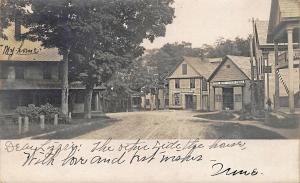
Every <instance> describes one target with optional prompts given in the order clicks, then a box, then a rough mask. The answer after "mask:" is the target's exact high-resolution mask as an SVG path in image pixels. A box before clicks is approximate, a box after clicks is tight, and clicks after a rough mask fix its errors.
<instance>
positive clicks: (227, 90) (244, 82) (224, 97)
mask: <svg viewBox="0 0 300 183" xmlns="http://www.w3.org/2000/svg"><path fill="white" fill-rule="evenodd" d="M250 78H251V64H250V58H249V57H241V56H230V55H228V56H226V57H225V58H224V59H223V61H222V62H221V63H220V64H219V66H218V67H217V68H216V69H215V70H214V72H213V73H212V74H211V76H210V77H209V78H208V81H209V83H210V89H209V90H210V110H212V111H215V110H217V111H221V110H236V111H238V110H241V109H243V108H244V107H245V105H247V104H250V103H251V90H250Z"/></svg>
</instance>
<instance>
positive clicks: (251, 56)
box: [249, 35, 256, 115]
mask: <svg viewBox="0 0 300 183" xmlns="http://www.w3.org/2000/svg"><path fill="white" fill-rule="evenodd" d="M249 45H250V63H251V87H250V88H251V114H252V115H254V114H255V107H256V101H255V98H254V67H253V37H252V35H250V41H249Z"/></svg>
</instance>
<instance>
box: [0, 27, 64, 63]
mask: <svg viewBox="0 0 300 183" xmlns="http://www.w3.org/2000/svg"><path fill="white" fill-rule="evenodd" d="M24 29H25V28H24V27H22V30H23V31H24ZM4 34H5V35H6V36H7V40H4V39H0V62H1V61H23V62H25V61H27V62H28V61H61V60H62V56H61V55H60V54H59V53H58V49H56V48H47V49H46V48H44V47H42V46H41V42H38V41H36V42H32V41H29V40H23V41H17V40H16V39H15V31H14V23H12V25H11V26H10V27H8V28H7V29H5V30H4ZM8 48H10V49H13V51H12V52H13V54H12V55H10V53H12V52H11V51H10V52H9V54H5V53H4V52H5V50H7V49H8Z"/></svg>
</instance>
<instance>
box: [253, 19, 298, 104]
mask: <svg viewBox="0 0 300 183" xmlns="http://www.w3.org/2000/svg"><path fill="white" fill-rule="evenodd" d="M268 27H269V21H262V20H255V21H254V22H253V35H254V39H253V41H254V49H255V51H254V53H255V54H254V58H255V59H257V61H258V66H259V67H257V72H258V73H259V76H260V77H261V79H263V80H264V86H265V88H264V91H265V92H264V94H265V96H264V99H265V100H264V104H266V102H267V100H268V99H270V100H271V102H272V104H275V103H276V102H275V96H278V97H277V99H279V100H278V107H288V103H289V102H288V98H289V97H288V95H289V89H288V75H289V73H288V69H287V68H282V69H276V67H275V51H274V43H268V42H267V36H268ZM295 46H296V45H295ZM286 49H287V45H286V44H284V43H281V44H278V52H279V53H281V54H283V55H284V54H285V51H286ZM293 78H294V83H295V84H294V92H295V98H294V102H295V106H296V107H300V103H299V68H296V67H294V68H293ZM275 86H277V87H278V88H277V91H276V90H275ZM273 108H274V105H273Z"/></svg>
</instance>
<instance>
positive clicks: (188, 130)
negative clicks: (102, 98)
mask: <svg viewBox="0 0 300 183" xmlns="http://www.w3.org/2000/svg"><path fill="white" fill-rule="evenodd" d="M197 114H199V113H196V112H192V111H146V112H129V113H126V112H125V113H110V114H107V116H109V117H110V118H114V119H118V121H117V122H115V123H113V124H111V125H108V126H106V127H103V128H101V129H95V130H94V131H91V132H88V133H86V134H83V135H80V136H78V137H77V138H80V139H105V138H113V139H137V138H141V139H191V138H199V139H212V138H228V139H237V138H249V139H252V138H254V139H270V138H283V137H282V136H280V135H279V134H277V133H275V132H273V131H270V130H267V129H263V128H259V127H256V126H253V125H251V124H250V125H249V124H248V125H247V124H245V125H244V124H240V123H239V122H236V123H235V122H234V123H232V122H226V120H225V121H221V122H214V121H208V120H203V119H200V118H197V117H194V116H195V115H197ZM202 114H203V113H202Z"/></svg>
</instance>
